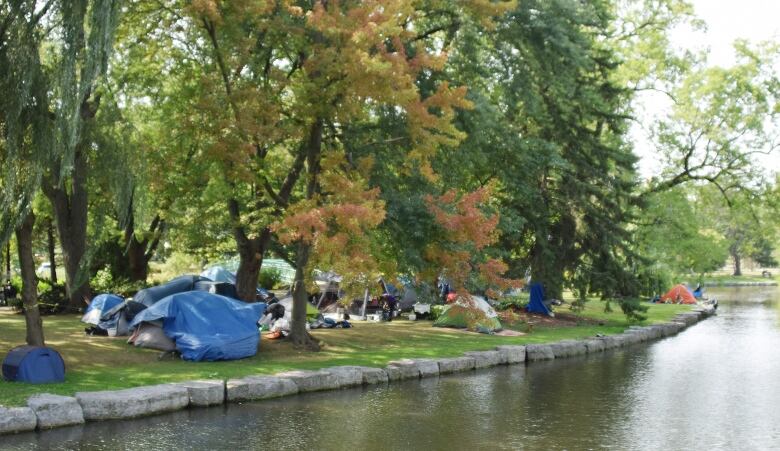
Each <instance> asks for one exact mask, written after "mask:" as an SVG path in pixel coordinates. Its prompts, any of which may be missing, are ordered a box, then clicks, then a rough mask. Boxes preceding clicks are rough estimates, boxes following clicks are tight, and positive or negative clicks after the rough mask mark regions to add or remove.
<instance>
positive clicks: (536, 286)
mask: <svg viewBox="0 0 780 451" xmlns="http://www.w3.org/2000/svg"><path fill="white" fill-rule="evenodd" d="M525 310H526V311H527V312H528V313H542V314H545V315H547V316H552V312H550V309H549V308H547V306H546V305H545V304H544V286H542V284H541V283H539V282H536V283H533V284H531V299H530V300H529V301H528V306H527V307H526V308H525Z"/></svg>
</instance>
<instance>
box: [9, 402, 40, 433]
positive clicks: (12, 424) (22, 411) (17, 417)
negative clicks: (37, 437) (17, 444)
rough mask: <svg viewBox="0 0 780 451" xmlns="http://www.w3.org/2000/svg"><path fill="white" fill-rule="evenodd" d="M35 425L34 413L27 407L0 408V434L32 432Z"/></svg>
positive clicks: (36, 422) (36, 421)
mask: <svg viewBox="0 0 780 451" xmlns="http://www.w3.org/2000/svg"><path fill="white" fill-rule="evenodd" d="M37 424H38V420H37V418H36V417H35V412H33V410H32V409H31V408H29V407H2V406H0V434H13V433H14V432H25V431H32V430H34V429H35V426H36V425H37Z"/></svg>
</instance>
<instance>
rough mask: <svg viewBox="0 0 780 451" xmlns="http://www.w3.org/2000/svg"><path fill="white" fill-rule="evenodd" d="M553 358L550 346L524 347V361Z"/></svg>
mask: <svg viewBox="0 0 780 451" xmlns="http://www.w3.org/2000/svg"><path fill="white" fill-rule="evenodd" d="M554 358H555V354H553V350H552V348H551V347H550V345H527V346H526V347H525V361H526V362H534V361H537V360H552V359H554Z"/></svg>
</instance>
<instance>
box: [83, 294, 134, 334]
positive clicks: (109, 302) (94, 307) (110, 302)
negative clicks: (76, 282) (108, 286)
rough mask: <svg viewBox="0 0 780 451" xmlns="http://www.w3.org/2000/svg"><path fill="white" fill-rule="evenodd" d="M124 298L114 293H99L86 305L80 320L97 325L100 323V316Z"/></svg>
mask: <svg viewBox="0 0 780 451" xmlns="http://www.w3.org/2000/svg"><path fill="white" fill-rule="evenodd" d="M124 301H125V300H124V299H122V298H121V297H119V296H117V295H115V294H99V295H97V296H95V297H94V298H93V299H92V302H90V303H89V305H88V306H87V311H86V312H85V313H84V316H82V317H81V321H82V322H85V323H87V324H94V325H95V326H97V325H98V324H99V323H100V317H101V316H103V314H104V313H106V312H108V311H109V310H111V309H112V308H114V307H116V306H117V305H119V304H121V303H123V302H124Z"/></svg>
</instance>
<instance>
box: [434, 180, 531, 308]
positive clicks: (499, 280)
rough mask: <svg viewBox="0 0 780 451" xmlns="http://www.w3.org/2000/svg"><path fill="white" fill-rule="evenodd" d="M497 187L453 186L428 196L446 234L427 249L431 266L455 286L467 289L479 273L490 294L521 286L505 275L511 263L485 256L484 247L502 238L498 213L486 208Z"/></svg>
mask: <svg viewBox="0 0 780 451" xmlns="http://www.w3.org/2000/svg"><path fill="white" fill-rule="evenodd" d="M492 190H493V188H492V187H491V186H486V187H482V188H480V189H478V190H476V191H474V192H471V193H466V194H462V195H460V194H458V193H457V192H456V191H454V190H450V191H448V192H446V193H445V194H443V195H441V196H437V197H434V196H426V198H425V202H426V204H427V206H428V209H429V210H430V211H431V213H432V214H433V216H434V218H435V220H436V223H437V224H438V225H439V226H440V227H441V229H442V230H443V232H444V233H443V238H442V239H441V240H440V241H439V242H436V243H431V244H430V245H428V247H427V248H426V249H425V257H426V258H427V259H428V260H429V262H430V267H431V269H432V270H433V271H438V273H436V274H433V275H434V276H436V275H439V274H442V275H444V276H445V277H446V278H447V279H448V280H449V282H450V284H451V285H452V286H453V287H454V288H455V291H457V292H460V293H466V292H467V289H466V285H467V282H468V281H469V277H470V276H471V275H473V274H475V273H476V276H477V277H478V278H479V282H480V285H482V286H484V287H486V288H487V294H488V296H492V297H495V296H496V295H497V294H498V292H500V291H504V290H506V289H508V288H511V287H517V286H519V282H518V281H516V280H512V279H508V278H505V277H503V275H504V274H505V273H506V271H507V269H508V266H507V265H506V263H504V262H502V261H501V260H499V259H495V258H488V257H484V256H482V253H481V252H480V251H482V250H484V249H485V248H486V247H488V246H490V245H492V244H495V242H496V241H497V240H498V229H497V226H498V214H492V215H489V214H487V213H486V212H485V211H484V208H485V206H486V205H487V204H488V202H489V201H490V197H491V193H492Z"/></svg>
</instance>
